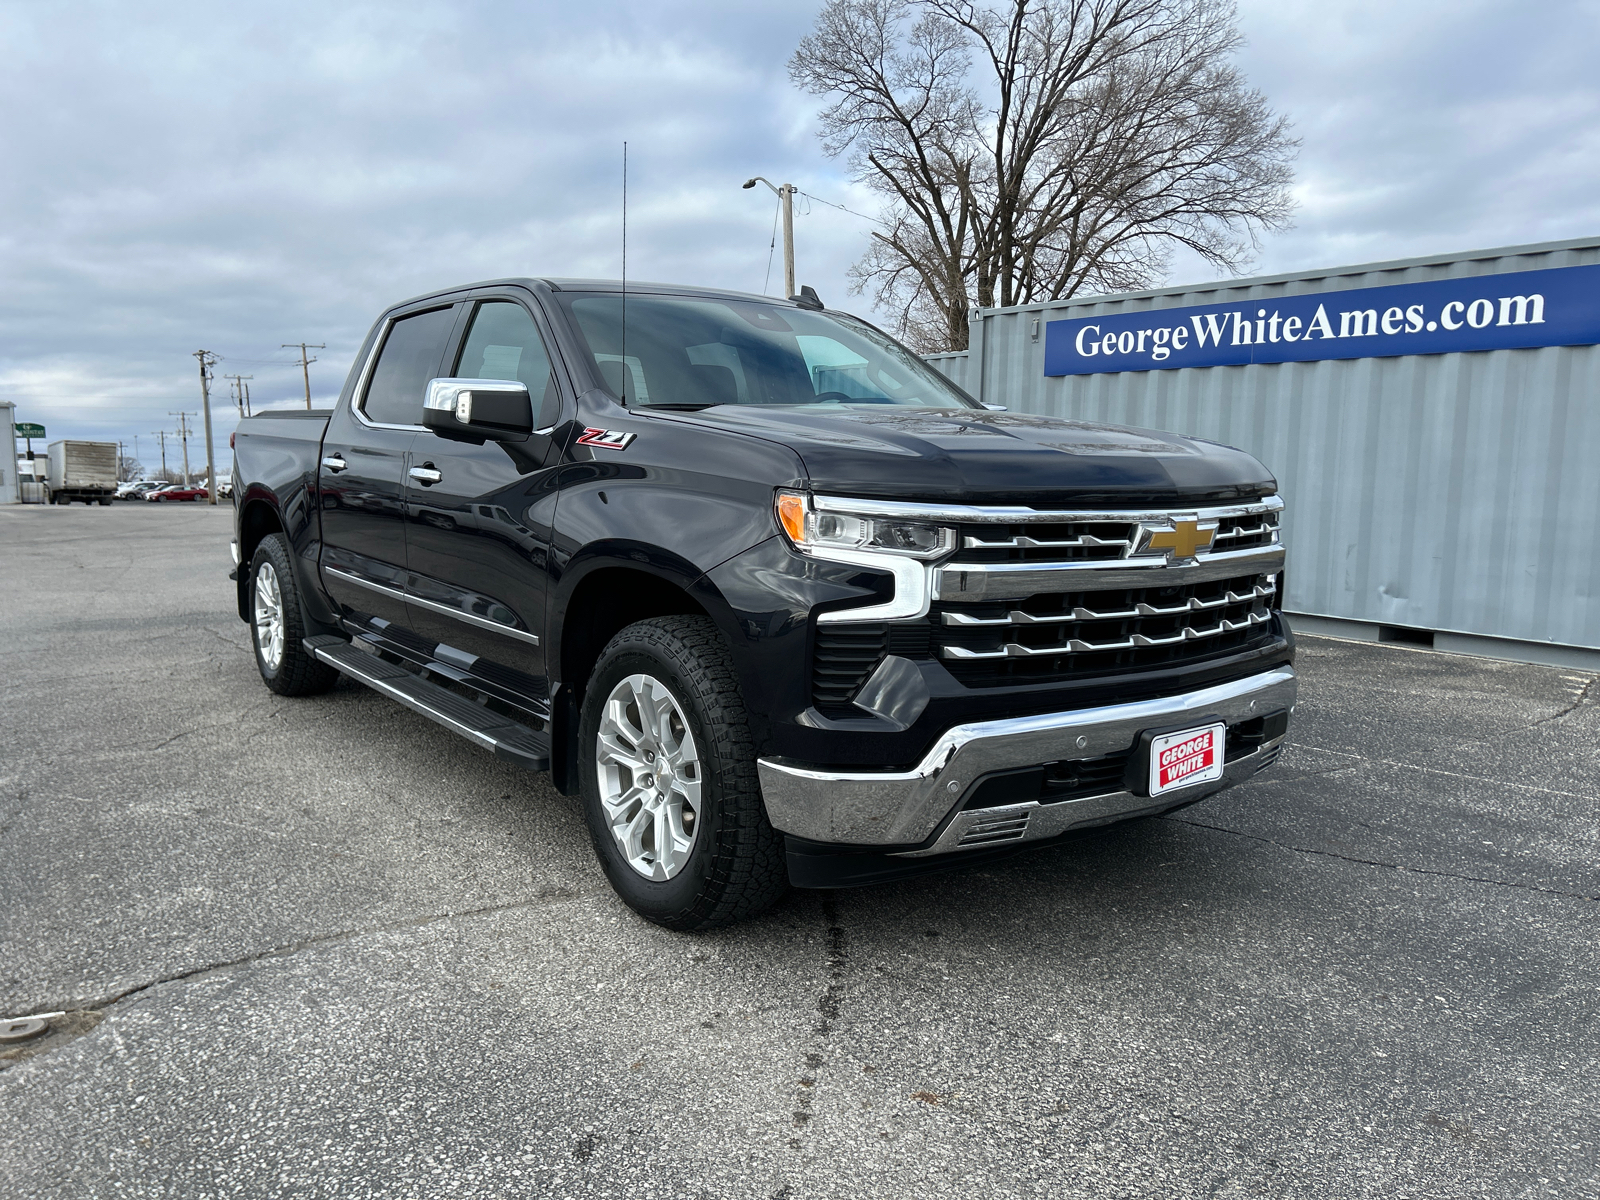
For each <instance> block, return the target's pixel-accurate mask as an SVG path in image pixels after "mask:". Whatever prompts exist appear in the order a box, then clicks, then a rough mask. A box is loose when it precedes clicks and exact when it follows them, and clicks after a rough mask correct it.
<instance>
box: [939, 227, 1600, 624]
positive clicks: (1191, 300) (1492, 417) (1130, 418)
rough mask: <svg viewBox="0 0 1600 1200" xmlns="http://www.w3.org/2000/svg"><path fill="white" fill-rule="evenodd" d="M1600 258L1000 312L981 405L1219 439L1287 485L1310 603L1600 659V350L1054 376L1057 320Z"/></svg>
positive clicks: (989, 329)
mask: <svg viewBox="0 0 1600 1200" xmlns="http://www.w3.org/2000/svg"><path fill="white" fill-rule="evenodd" d="M1597 262H1600V239H1586V240H1583V241H1573V242H1558V243H1549V244H1546V245H1541V246H1520V247H1514V248H1510V249H1506V250H1493V251H1483V252H1478V253H1474V254H1468V255H1455V256H1447V257H1439V258H1429V259H1411V260H1406V261H1404V262H1395V263H1378V264H1373V265H1369V266H1360V267H1347V268H1340V269H1337V270H1330V271H1318V272H1308V273H1306V274H1302V275H1292V276H1284V275H1280V276H1272V277H1267V278H1261V279H1246V280H1237V281H1232V282H1228V283H1221V284H1214V285H1209V286H1206V287H1199V288H1179V289H1167V290H1162V291H1154V292H1139V293H1134V294H1130V295H1125V296H1111V297H1098V298H1085V299H1081V300H1071V301H1066V302H1062V303H1057V304H1053V305H1043V306H1034V307H1025V308H1011V309H997V310H988V311H985V312H983V313H982V314H981V320H980V321H978V322H976V323H975V324H974V335H973V339H972V348H971V350H970V351H969V352H967V353H965V354H953V355H952V354H940V355H931V356H930V359H929V361H931V362H932V363H933V365H934V366H936V367H938V368H939V369H940V370H941V371H943V372H944V373H945V374H946V375H948V376H949V377H950V378H951V379H953V380H954V381H955V382H957V383H958V384H960V385H961V386H962V387H964V388H966V390H967V391H969V392H971V393H972V394H973V395H975V396H978V397H979V398H980V399H982V400H984V401H987V402H988V403H991V404H994V403H998V404H1005V405H1007V406H1009V407H1010V408H1011V409H1012V410H1013V411H1019V412H1034V413H1048V414H1051V415H1056V416H1067V417H1075V418H1079V419H1083V420H1090V421H1104V422H1109V423H1114V424H1119V425H1136V426H1144V427H1147V428H1154V429H1165V430H1170V431H1173V432H1178V433H1188V434H1195V435H1197V436H1199V437H1204V438H1212V439H1214V440H1216V441H1220V442H1225V443H1227V444H1229V445H1232V446H1238V447H1241V448H1243V449H1245V450H1248V451H1250V452H1251V453H1252V454H1254V455H1256V456H1257V457H1258V458H1260V459H1261V461H1262V462H1264V463H1266V465H1267V466H1268V467H1269V468H1270V469H1271V470H1272V471H1273V472H1274V473H1275V474H1276V475H1277V477H1278V480H1279V483H1280V485H1281V489H1282V492H1283V495H1284V498H1285V500H1286V501H1287V503H1288V510H1287V513H1286V520H1285V533H1284V538H1285V541H1286V542H1287V544H1288V546H1289V579H1288V583H1289V589H1288V595H1287V597H1286V607H1287V608H1289V609H1290V610H1291V611H1295V612H1303V613H1313V614H1316V615H1319V616H1328V617H1341V618H1346V619H1350V620H1357V621H1366V622H1374V623H1377V624H1383V625H1405V626H1413V627H1417V628H1421V629H1432V630H1444V631H1453V632H1457V633H1466V634H1475V635H1482V636H1489V637H1503V638H1519V639H1524V640H1529V641H1536V642H1554V643H1560V644H1563V645H1568V646H1583V647H1591V648H1600V346H1555V347H1547V348H1544V349H1534V350H1495V351H1487V352H1478V353H1467V354H1438V355H1419V356H1410V357H1402V358H1367V359H1347V360H1342V361H1322V362H1300V363H1273V364H1255V365H1249V366H1225V367H1199V368H1186V369H1182V370H1170V371H1126V372H1121V373H1118V374H1104V375H1072V376H1064V377H1057V378H1046V377H1045V374H1044V325H1045V323H1046V322H1047V321H1049V320H1052V319H1061V318H1064V317H1084V316H1101V315H1105V314H1109V313H1117V312H1129V311H1134V310H1139V309H1153V308H1169V307H1179V306H1183V305H1193V304H1211V303H1221V302H1227V301H1237V300H1257V299H1261V300H1270V299H1272V298H1275V297H1280V296H1292V295H1300V294H1305V293H1311V292H1333V291H1343V290H1348V289H1351V288H1361V287H1375V286H1381V285H1386V284H1396V283H1414V282H1420V281H1425V280H1432V279H1448V278H1459V277H1464V276H1473V275H1490V274H1497V273H1504V272H1508V271H1528V270H1538V269H1541V268H1547V267H1564V266H1579V265H1586V264H1591V263H1597Z"/></svg>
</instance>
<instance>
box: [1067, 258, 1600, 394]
mask: <svg viewBox="0 0 1600 1200" xmlns="http://www.w3.org/2000/svg"><path fill="white" fill-rule="evenodd" d="M1593 343H1600V266H1589V267H1552V268H1550V269H1548V270H1544V271H1517V272H1513V273H1510V274H1505V275H1474V276H1472V277H1471V278H1468V279H1437V280H1430V281H1428V282H1426V283H1400V284H1394V285H1392V286H1390V287H1373V288H1356V289H1353V290H1350V291H1340V292H1312V293H1308V294H1303V295H1297V296H1275V297H1273V298H1271V299H1256V300H1234V301H1230V302H1229V303H1226V304H1202V305H1195V306H1192V307H1185V308H1149V309H1142V310H1140V311H1138V312H1122V313H1115V314H1113V315H1110V316H1103V317H1075V318H1072V319H1070V320H1065V321H1051V322H1049V324H1048V325H1047V326H1046V327H1045V345H1044V373H1045V374H1046V375H1088V374H1093V373H1096V372H1112V371H1165V370H1172V369H1174V368H1177V367H1218V366H1230V365H1238V364H1242V363H1278V362H1311V361H1314V360H1317V359H1323V358H1387V357H1392V356H1395V355H1401V354H1453V353H1459V352H1462V351H1471V350H1512V349H1522V348H1525V347H1529V346H1585V345H1590V344H1593Z"/></svg>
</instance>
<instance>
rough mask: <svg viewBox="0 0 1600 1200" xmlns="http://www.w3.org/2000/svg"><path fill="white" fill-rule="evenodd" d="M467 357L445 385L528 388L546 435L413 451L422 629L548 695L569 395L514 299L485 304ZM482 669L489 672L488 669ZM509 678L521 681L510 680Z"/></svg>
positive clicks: (417, 616)
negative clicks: (548, 617) (547, 616)
mask: <svg viewBox="0 0 1600 1200" xmlns="http://www.w3.org/2000/svg"><path fill="white" fill-rule="evenodd" d="M473 305H474V307H473V311H472V313H471V315H470V318H469V323H468V325H467V327H466V331H465V334H464V336H463V337H462V340H461V349H460V351H459V353H457V354H456V355H455V360H454V362H453V363H451V364H449V369H448V370H446V371H444V372H443V374H444V375H447V376H449V377H452V378H463V379H505V380H520V381H521V382H522V383H524V384H526V385H527V388H528V394H529V396H530V398H531V399H532V401H533V410H534V413H535V425H536V426H537V432H535V433H534V434H532V435H531V436H529V437H528V438H526V439H525V440H523V441H514V442H495V441H489V442H485V443H484V444H482V445H472V444H471V443H470V442H463V441H455V440H452V439H450V438H447V437H443V436H440V435H438V434H435V433H433V432H431V431H425V432H423V433H422V434H420V435H418V438H417V441H416V443H415V445H414V446H413V447H412V464H413V470H412V474H411V478H410V480H409V490H408V492H407V503H408V506H409V510H410V521H409V524H408V526H407V535H406V536H407V546H406V554H407V562H408V564H409V566H410V572H409V579H408V584H409V598H410V601H411V622H412V628H413V629H415V630H416V631H417V632H418V633H420V634H422V635H423V636H424V637H425V638H427V639H428V640H429V641H436V642H440V643H443V644H445V645H446V646H450V647H453V648H454V649H455V650H457V651H460V652H461V654H459V655H452V656H451V660H452V661H455V662H463V663H464V662H465V661H466V659H465V658H464V657H463V656H469V657H470V658H472V659H473V660H475V661H474V662H473V664H472V665H471V666H469V667H468V669H470V670H472V671H474V673H476V674H479V675H484V674H486V670H485V667H486V665H487V664H493V667H494V668H497V670H493V671H488V672H487V673H488V674H492V675H497V676H498V677H499V678H500V679H501V680H503V681H505V682H509V683H510V684H511V685H512V686H514V687H515V688H516V689H517V690H519V691H523V692H526V693H531V694H533V695H535V696H541V697H542V695H543V692H544V678H545V660H544V647H543V644H542V637H543V633H544V606H545V595H546V592H547V590H548V582H547V580H548V565H547V559H548V553H549V543H550V524H551V519H552V516H553V513H554V511H555V489H554V480H553V478H552V476H553V474H554V469H553V466H552V467H547V466H546V464H547V463H553V461H554V459H555V457H556V456H555V455H554V454H553V453H552V445H551V438H550V432H551V430H552V429H553V428H554V427H555V425H556V424H557V422H558V421H559V420H560V415H561V393H560V390H559V387H558V385H557V382H556V377H555V373H554V372H553V371H552V369H551V361H550V356H549V353H548V352H547V350H546V345H547V342H546V339H545V338H544V337H543V336H542V335H541V332H540V329H539V324H538V321H537V320H536V319H535V317H534V313H533V310H532V308H531V305H530V304H527V303H524V302H523V301H522V300H520V299H518V298H516V297H515V296H514V295H492V296H488V297H484V298H480V299H477V300H475V301H474V302H473ZM480 660H481V661H480ZM505 671H511V672H514V675H512V676H509V677H507V676H505V675H504V674H503V673H504V672H505Z"/></svg>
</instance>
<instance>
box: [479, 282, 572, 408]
mask: <svg viewBox="0 0 1600 1200" xmlns="http://www.w3.org/2000/svg"><path fill="white" fill-rule="evenodd" d="M452 378H455V379H516V380H520V381H521V382H523V383H525V384H527V385H528V397H529V399H531V400H532V401H533V411H534V412H535V413H536V414H537V415H536V416H535V417H534V422H533V425H534V428H535V429H547V428H549V427H550V426H551V425H554V424H555V423H556V422H557V421H559V420H560V419H561V394H560V393H559V392H558V391H557V390H556V380H555V375H554V374H553V373H552V372H551V370H550V356H549V354H547V353H546V352H545V348H544V339H543V338H541V337H540V336H539V330H538V327H537V326H535V325H534V323H533V318H532V317H531V316H529V315H528V310H527V309H525V308H523V307H522V305H520V304H517V303H516V302H515V301H512V300H485V301H484V302H483V303H482V304H480V305H478V311H477V312H476V313H474V314H473V317H472V328H471V329H469V330H468V331H467V340H466V341H465V342H464V343H463V344H462V346H461V359H460V361H459V362H457V364H456V369H455V373H454V375H453V376H452Z"/></svg>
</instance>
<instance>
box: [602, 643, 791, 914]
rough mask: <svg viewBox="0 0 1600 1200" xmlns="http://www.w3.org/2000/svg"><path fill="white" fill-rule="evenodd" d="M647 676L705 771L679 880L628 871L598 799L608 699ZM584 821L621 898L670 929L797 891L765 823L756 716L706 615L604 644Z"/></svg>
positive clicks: (757, 908) (759, 908)
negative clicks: (666, 695)
mask: <svg viewBox="0 0 1600 1200" xmlns="http://www.w3.org/2000/svg"><path fill="white" fill-rule="evenodd" d="M633 674H647V675H650V676H652V677H654V678H655V679H657V680H659V681H660V682H661V683H663V684H665V685H666V687H667V689H668V690H669V691H670V692H671V693H672V695H673V699H674V700H675V701H676V702H677V704H678V706H679V707H680V708H681V709H682V711H683V713H684V715H685V716H686V717H687V724H688V727H689V730H690V731H691V732H692V733H693V735H694V740H695V746H696V749H697V751H698V753H699V758H700V765H701V808H700V812H699V814H698V816H697V824H698V828H697V830H696V834H695V839H694V844H693V847H692V849H691V850H690V851H689V857H688V860H687V862H686V863H685V864H684V865H683V867H682V869H681V870H680V871H679V872H678V873H677V874H676V875H674V876H673V877H672V878H670V879H667V880H664V881H660V882H657V881H654V880H651V879H646V878H645V877H644V876H643V875H641V874H639V873H638V872H637V871H635V870H634V869H633V867H632V866H630V865H629V863H628V861H627V859H626V858H625V857H624V856H623V854H622V853H621V850H620V849H619V847H618V845H617V842H616V839H615V838H614V837H613V836H612V834H611V830H610V827H609V826H608V825H607V823H606V819H605V810H604V808H603V806H602V805H601V801H600V771H599V767H598V765H597V763H596V742H597V739H598V736H599V730H600V724H601V719H602V716H603V711H604V708H605V702H606V698H607V697H608V696H609V695H610V694H611V692H612V689H613V688H615V687H616V686H617V684H618V683H619V682H621V681H622V680H623V679H625V678H627V677H628V676H629V675H633ZM578 746H579V751H578V752H579V754H580V755H581V756H582V757H581V760H580V762H579V764H578V770H579V775H580V778H581V780H582V788H583V808H584V816H585V819H586V820H587V822H588V825H589V836H590V838H591V839H592V840H593V842H594V848H595V853H596V854H597V855H598V856H599V858H600V865H601V866H602V867H603V868H604V870H605V873H606V878H607V879H609V880H610V881H611V886H612V887H613V888H614V889H616V892H617V894H618V895H619V896H620V897H621V898H622V900H623V902H624V903H626V904H627V905H628V907H629V908H631V909H633V911H634V912H636V913H638V914H639V915H640V916H641V917H644V918H645V920H647V921H653V922H655V923H656V924H657V925H663V926H665V927H666V928H668V929H677V930H694V929H713V928H716V927H717V926H720V925H729V924H732V923H733V922H735V921H742V920H744V919H746V918H748V917H753V916H755V915H756V914H758V913H760V912H763V911H765V910H766V909H768V908H770V907H771V906H772V905H773V904H775V903H776V902H777V901H778V900H779V899H781V898H782V896H783V895H784V893H785V892H786V891H788V888H789V874H788V869H787V865H786V863H785V859H784V847H783V837H782V835H780V834H779V833H778V832H777V831H776V830H775V829H773V828H772V826H771V824H770V823H769V822H768V821H767V810H766V806H765V805H764V804H763V803H762V801H761V786H760V782H759V780H758V778H757V776H756V762H755V750H754V746H753V743H752V740H751V737H750V720H749V714H748V713H747V712H746V710H745V705H744V698H743V697H742V696H741V695H740V693H739V682H738V676H737V674H736V673H735V670H734V665H733V655H732V653H731V652H730V651H729V649H728V645H727V643H726V642H725V641H724V640H723V638H722V635H721V634H720V633H719V632H718V631H717V627H716V626H715V625H714V624H712V622H711V620H710V618H708V617H691V616H678V617H655V618H652V619H651V620H648V621H640V622H638V623H636V624H633V625H630V626H628V627H627V628H626V629H624V630H623V631H622V632H621V633H619V634H617V636H616V637H614V638H612V639H611V641H610V642H609V643H608V644H607V645H606V648H605V649H604V650H603V651H601V653H600V660H599V662H597V663H596V664H595V668H594V671H593V672H592V673H591V675H590V676H589V682H588V684H587V688H586V691H585V694H584V700H583V715H582V720H581V722H580V727H579V734H578Z"/></svg>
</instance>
